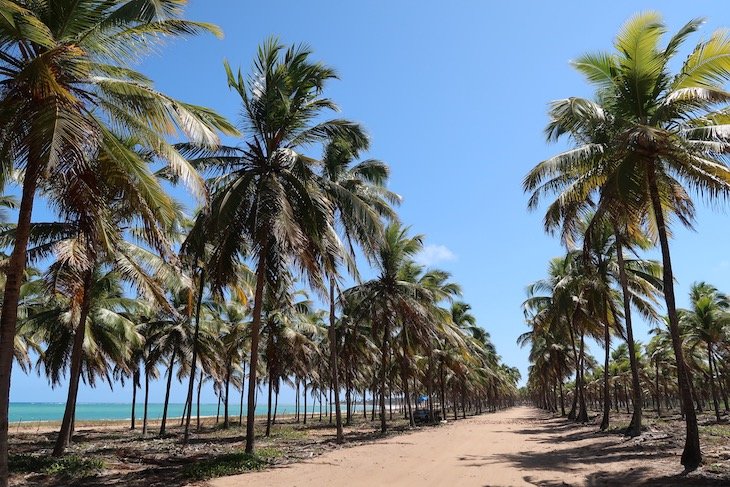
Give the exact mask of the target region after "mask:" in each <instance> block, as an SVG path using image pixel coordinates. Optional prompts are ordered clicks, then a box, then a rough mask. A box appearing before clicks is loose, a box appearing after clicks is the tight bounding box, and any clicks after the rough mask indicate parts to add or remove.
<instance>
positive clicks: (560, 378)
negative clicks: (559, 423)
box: [558, 362, 565, 416]
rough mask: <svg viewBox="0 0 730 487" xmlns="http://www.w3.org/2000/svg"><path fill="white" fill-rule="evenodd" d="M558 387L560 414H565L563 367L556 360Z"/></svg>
mask: <svg viewBox="0 0 730 487" xmlns="http://www.w3.org/2000/svg"><path fill="white" fill-rule="evenodd" d="M558 387H559V388H560V416H565V395H564V392H563V367H562V365H561V364H560V362H558Z"/></svg>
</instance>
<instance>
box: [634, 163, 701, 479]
mask: <svg viewBox="0 0 730 487" xmlns="http://www.w3.org/2000/svg"><path fill="white" fill-rule="evenodd" d="M654 164H655V162H654V161H651V162H650V163H649V164H647V165H646V172H647V176H648V177H647V179H648V183H649V184H648V185H649V192H650V197H651V204H652V209H653V212H654V221H655V222H656V226H657V231H658V234H659V245H660V247H661V251H662V267H663V271H664V272H663V276H662V278H663V280H664V286H663V290H664V300H665V301H666V304H667V315H668V316H669V333H670V335H671V337H672V347H673V348H674V355H675V358H676V360H677V379H678V383H679V393H680V396H681V397H682V405H683V406H682V407H683V408H684V414H685V425H686V430H687V436H686V438H685V443H684V451H683V452H682V461H681V463H682V465H684V467H685V468H687V469H690V470H694V469H696V468H697V467H698V466H699V465H700V464H701V463H702V451H701V450H700V432H699V429H698V427H697V415H696V414H695V411H694V408H693V406H692V391H691V390H690V382H691V378H690V374H689V371H688V370H687V364H686V363H685V361H684V353H683V352H682V337H681V335H680V331H679V317H678V316H677V305H676V300H675V297H674V273H673V272H672V260H671V255H670V253H669V237H668V236H667V228H666V223H665V221H664V210H663V208H662V203H661V199H660V197H659V188H658V185H657V179H656V178H657V175H656V168H655V166H654Z"/></svg>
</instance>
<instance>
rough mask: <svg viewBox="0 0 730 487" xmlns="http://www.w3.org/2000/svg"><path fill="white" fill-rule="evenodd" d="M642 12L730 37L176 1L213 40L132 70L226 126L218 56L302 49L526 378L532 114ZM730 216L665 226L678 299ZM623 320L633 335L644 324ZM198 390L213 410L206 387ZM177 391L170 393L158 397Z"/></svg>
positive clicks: (536, 120) (724, 13)
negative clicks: (522, 345) (523, 343)
mask: <svg viewBox="0 0 730 487" xmlns="http://www.w3.org/2000/svg"><path fill="white" fill-rule="evenodd" d="M655 9H656V10H660V11H661V12H662V13H663V14H664V17H665V21H666V23H667V25H668V26H669V30H670V32H673V31H675V30H677V29H678V28H679V27H681V26H682V25H683V24H684V23H685V22H686V21H688V20H689V19H691V18H694V17H707V18H708V22H707V24H706V25H705V26H704V27H703V29H702V30H701V32H700V33H699V34H697V35H696V36H695V37H694V38H693V40H694V41H697V40H699V39H701V38H703V37H707V36H709V34H710V33H711V32H712V31H713V30H714V29H716V28H718V27H721V26H728V27H730V14H729V13H728V10H727V6H726V5H724V2H687V1H681V2H680V1H662V2H659V1H654V2H650V1H631V2H628V1H625V2H584V1H557V0H555V1H552V2H538V1H533V2H528V1H514V0H513V1H510V2H487V1H476V0H474V1H460V2H441V1H418V2H416V1H402V2H393V1H369V2H343V1H316V2H298V1H289V2H283V1H274V0H269V1H267V2H243V1H238V0H216V1H212V0H191V2H190V6H189V8H188V15H187V17H188V18H192V19H195V20H201V21H207V22H213V23H215V24H217V25H219V26H220V27H221V28H222V29H223V30H224V32H225V38H224V39H222V40H218V39H216V38H214V37H213V36H201V37H197V38H193V39H188V40H182V41H174V42H171V43H170V44H168V45H166V46H165V47H163V48H162V49H160V51H159V53H158V54H157V55H154V56H152V57H150V58H148V59H146V60H145V61H144V62H143V64H142V66H141V69H142V71H143V72H145V73H146V74H147V75H148V76H150V77H151V78H152V79H154V80H155V82H156V86H157V87H158V88H159V89H161V90H163V91H165V92H167V93H169V94H170V95H172V96H175V97H178V98H180V99H183V100H185V101H188V102H192V103H197V104H201V105H206V106H209V107H211V108H214V109H216V110H218V111H219V112H220V113H222V114H224V115H226V116H228V117H230V118H231V119H232V120H236V119H237V115H238V103H237V98H236V96H235V94H234V93H232V92H230V91H229V90H228V88H227V86H226V80H225V73H224V71H223V60H224V59H228V61H229V62H230V63H231V64H232V66H234V67H236V66H241V67H242V70H243V71H244V72H246V71H248V69H249V67H250V65H251V61H252V59H253V56H254V54H255V50H256V47H257V46H258V44H259V43H260V42H261V41H262V40H264V39H265V38H266V37H268V36H270V35H276V36H278V37H280V38H281V40H282V41H283V42H285V43H299V42H306V43H308V44H309V45H311V47H312V48H313V49H314V53H315V57H316V58H318V59H321V60H322V61H324V62H326V63H327V64H329V65H331V66H333V67H334V68H336V70H337V71H338V73H339V75H340V78H341V79H340V80H339V81H334V82H332V83H331V84H330V85H329V86H328V88H327V94H328V95H329V96H330V97H331V98H333V99H334V100H335V101H337V102H338V103H339V104H340V106H341V107H342V114H341V116H344V117H346V118H349V119H352V120H356V121H358V122H361V123H363V124H364V125H365V126H366V127H367V129H368V132H369V134H370V136H371V137H372V149H371V152H370V154H369V156H371V157H376V158H379V159H382V160H384V161H387V162H388V163H389V164H390V166H391V168H392V178H391V184H390V186H391V189H393V190H395V191H397V192H398V193H400V194H402V195H403V197H404V202H403V205H402V207H401V209H400V215H401V219H402V220H403V222H404V223H406V224H408V225H411V226H412V228H413V230H414V232H418V233H424V234H426V235H427V251H426V252H425V253H424V255H423V256H421V260H422V262H423V263H425V264H431V265H436V266H438V267H441V268H444V269H446V270H448V271H450V272H452V273H453V275H454V278H455V279H456V280H457V281H458V282H460V283H461V285H462V286H463V289H464V300H465V301H467V302H469V303H471V304H472V306H473V310H474V314H475V315H476V316H477V318H478V321H479V323H480V325H481V326H483V327H484V328H486V329H487V330H488V331H489V332H490V333H491V335H492V338H493V341H494V343H495V345H496V346H497V350H498V352H499V353H500V354H501V355H502V357H503V359H504V361H505V362H506V363H508V364H510V365H515V366H517V367H519V368H520V370H521V371H522V372H523V373H526V369H527V358H526V357H527V351H526V350H520V349H519V348H518V347H517V346H516V345H515V338H516V337H517V336H518V335H519V334H520V333H522V332H523V331H525V330H526V328H525V326H524V324H523V317H522V312H521V309H520V304H521V302H522V300H523V299H524V296H525V295H524V288H525V285H526V284H527V283H529V282H530V281H533V280H536V279H538V278H541V277H542V276H543V275H544V272H545V269H546V266H547V261H548V259H549V258H551V257H553V256H555V255H558V254H560V252H561V249H560V246H559V244H558V242H557V241H556V240H555V239H553V238H550V237H548V236H546V235H544V233H543V231H542V224H541V218H542V214H541V212H540V211H538V212H535V213H528V212H527V210H526V201H527V198H526V196H525V195H524V194H523V193H522V190H521V180H522V178H523V176H524V175H525V173H526V172H527V171H528V170H529V169H530V168H531V167H532V166H534V165H535V164H536V163H538V162H539V161H541V160H543V159H545V158H547V157H549V156H550V155H552V154H555V153H557V152H559V151H560V150H562V149H563V148H564V147H563V146H561V145H548V144H546V143H545V141H544V137H543V134H542V130H543V128H544V126H545V123H546V120H547V117H546V109H547V105H548V103H549V102H550V101H551V100H553V99H558V98H564V97H567V96H590V91H589V88H588V86H587V85H586V84H585V83H584V82H583V80H582V79H581V77H580V76H579V75H578V74H577V73H576V72H575V71H574V70H573V69H572V68H571V67H570V65H569V61H570V60H571V59H573V58H575V57H577V56H578V55H580V54H582V53H584V52H586V51H594V50H598V49H609V48H610V47H611V42H612V39H613V37H614V35H615V33H616V32H617V31H618V29H619V27H620V26H621V24H622V23H623V22H624V20H626V19H627V18H628V17H629V16H631V15H632V14H633V13H636V12H639V11H642V10H655ZM686 53H687V52H686V51H685V53H684V54H686ZM187 201H188V204H189V205H190V206H191V207H192V206H194V204H193V202H192V199H188V200H187ZM42 213H43V210H42V209H40V213H39V214H42ZM729 221H730V220H729V219H728V217H727V214H726V211H725V210H724V209H723V208H714V209H708V208H705V207H703V206H702V205H700V211H699V213H698V222H697V225H696V230H697V232H696V233H695V232H688V231H685V230H682V229H679V228H677V229H676V231H675V238H674V241H673V247H672V249H673V257H674V267H675V271H676V278H677V294H678V297H679V304H680V305H684V304H686V292H687V290H688V287H689V285H690V284H691V283H692V282H693V281H695V280H706V281H709V282H712V283H713V284H715V285H716V286H718V287H719V288H721V289H724V290H726V291H730V278H729V277H728V276H729V274H730V255H728V253H727V248H728V239H727V237H728V231H727V225H728V222H729ZM636 326H637V328H638V329H637V331H636V334H637V336H638V337H640V338H644V337H646V330H647V328H648V327H647V326H646V325H645V324H643V323H638V324H637V325H636ZM594 352H598V350H597V349H596V350H594ZM153 389H154V393H153V395H152V397H151V400H152V401H153V402H161V401H162V399H163V393H164V391H163V387H162V384H160V385H159V386H158V387H154V388H153ZM65 394H66V390H65V387H61V388H57V389H56V390H54V391H51V390H50V389H49V388H48V386H47V383H46V380H45V378H39V377H36V376H35V375H33V376H25V375H23V374H22V372H20V371H19V370H17V369H16V373H15V375H14V377H13V385H12V400H13V401H62V400H64V399H65ZM204 394H205V399H204V400H207V401H212V400H213V395H212V392H211V391H206V392H205V393H204ZM130 395H131V391H129V387H127V389H126V390H124V389H122V388H121V387H118V386H115V389H114V392H110V391H109V389H108V387H106V386H101V387H100V388H98V389H96V390H90V389H88V388H82V390H81V391H80V394H79V400H80V401H84V402H86V401H91V402H97V401H98V402H105V401H113V402H122V401H126V400H129V397H130ZM183 397H184V391H183V387H182V386H176V387H175V389H174V390H173V396H172V401H173V402H182V399H183ZM288 399H289V400H288ZM288 399H287V397H286V395H285V396H284V397H283V398H282V399H281V402H282V403H286V402H291V401H290V399H291V396H289V398H288Z"/></svg>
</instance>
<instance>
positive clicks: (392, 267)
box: [346, 223, 428, 433]
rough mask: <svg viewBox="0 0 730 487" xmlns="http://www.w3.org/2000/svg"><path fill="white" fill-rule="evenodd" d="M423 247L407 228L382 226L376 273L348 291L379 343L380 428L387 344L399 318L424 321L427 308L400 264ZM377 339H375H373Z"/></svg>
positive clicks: (420, 239) (383, 418) (382, 425)
mask: <svg viewBox="0 0 730 487" xmlns="http://www.w3.org/2000/svg"><path fill="white" fill-rule="evenodd" d="M422 247H423V237H422V236H421V235H416V236H413V237H409V236H408V228H403V227H401V226H400V225H399V224H397V223H393V224H390V225H389V226H388V227H387V228H386V229H385V234H384V241H383V243H382V245H381V247H380V249H379V250H378V252H377V254H376V266H377V268H378V269H379V271H380V273H379V275H378V276H377V277H376V278H374V279H371V280H369V281H367V282H364V283H362V284H359V285H357V286H355V287H353V288H351V289H349V290H348V291H346V294H348V295H349V296H348V298H349V299H353V300H354V301H355V302H357V303H359V305H360V306H359V309H358V311H357V316H355V317H354V318H355V319H358V320H361V319H369V320H370V322H371V324H372V327H373V329H372V331H373V334H374V335H376V334H377V335H379V338H380V340H379V342H380V384H379V385H380V390H379V394H380V430H381V432H382V433H385V432H386V431H387V425H386V415H385V391H386V379H387V371H388V357H389V346H390V341H391V338H392V336H391V334H392V332H393V331H394V329H395V327H396V325H397V323H398V321H400V322H401V323H402V322H404V321H406V320H417V321H420V320H424V319H426V318H427V314H428V311H427V309H426V308H425V307H424V306H423V304H422V302H421V301H420V300H419V299H418V295H419V293H420V291H419V290H418V287H419V285H418V284H417V283H414V282H412V281H405V280H402V279H401V278H402V277H403V274H402V270H403V266H404V265H405V264H406V263H407V262H408V261H409V259H410V258H412V257H413V256H414V255H415V254H416V253H418V252H419V251H420V250H421V248H422ZM376 340H377V339H376ZM403 387H404V391H403V392H404V394H405V397H406V398H408V385H407V381H405V383H404V384H403Z"/></svg>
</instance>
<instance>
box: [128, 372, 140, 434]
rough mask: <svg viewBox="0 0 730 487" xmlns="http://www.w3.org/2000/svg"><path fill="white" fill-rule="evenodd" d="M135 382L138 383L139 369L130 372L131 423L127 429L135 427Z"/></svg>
mask: <svg viewBox="0 0 730 487" xmlns="http://www.w3.org/2000/svg"><path fill="white" fill-rule="evenodd" d="M137 383H139V369H136V370H135V371H134V372H133V373H132V424H131V425H130V426H129V429H131V430H133V429H135V419H136V418H135V413H136V411H135V409H136V407H137Z"/></svg>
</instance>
